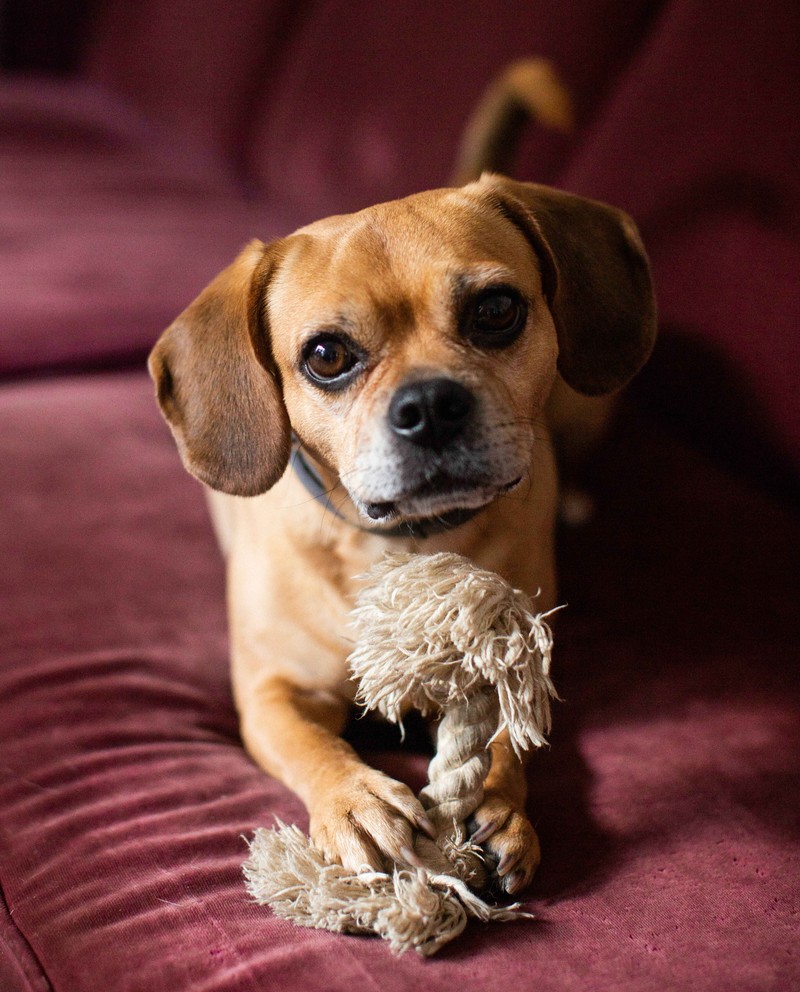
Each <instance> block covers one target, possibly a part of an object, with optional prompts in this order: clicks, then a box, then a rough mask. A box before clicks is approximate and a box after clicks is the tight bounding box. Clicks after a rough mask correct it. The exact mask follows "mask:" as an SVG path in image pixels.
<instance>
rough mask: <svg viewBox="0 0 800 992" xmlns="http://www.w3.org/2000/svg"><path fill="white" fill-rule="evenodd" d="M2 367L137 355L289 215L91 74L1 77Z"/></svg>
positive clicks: (284, 225)
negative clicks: (65, 79)
mask: <svg viewBox="0 0 800 992" xmlns="http://www.w3.org/2000/svg"><path fill="white" fill-rule="evenodd" d="M0 134H1V135H2V141H1V142H0V227H2V230H3V238H2V241H1V242H0V268H2V271H3V279H2V281H0V310H2V314H3V320H2V326H1V327H0V375H2V374H8V373H12V372H21V371H30V370H32V369H45V368H54V367H61V368H63V367H65V366H67V367H68V366H87V365H102V364H106V365H108V364H112V363H119V362H125V361H131V360H141V359H142V358H143V356H144V355H145V354H146V352H147V350H148V349H149V347H150V346H151V345H152V343H153V341H154V340H155V338H156V336H157V335H158V334H159V333H160V331H161V330H162V329H163V328H164V327H165V326H166V325H167V323H169V321H171V320H172V319H173V317H175V316H176V315H177V314H178V313H179V312H180V311H181V310H182V309H183V308H184V307H185V306H186V305H188V303H189V302H191V300H192V299H193V298H194V296H195V295H196V294H197V293H198V292H199V291H200V289H202V287H203V286H204V285H205V284H206V283H207V282H208V281H209V280H210V279H211V278H212V277H213V276H214V275H215V274H216V273H217V272H218V271H219V270H220V269H221V268H223V266H225V265H226V264H227V263H228V262H229V261H230V260H231V259H232V258H233V256H234V255H235V254H236V252H237V251H238V250H239V248H240V247H241V246H242V245H243V244H244V243H245V242H246V241H247V240H249V239H250V238H252V237H256V236H261V237H263V238H265V239H269V238H270V237H272V236H274V235H276V234H284V233H286V231H287V230H289V229H291V227H293V226H294V225H293V224H291V223H289V222H288V221H282V220H279V219H278V218H277V216H276V214H277V213H278V212H277V211H274V210H270V211H267V210H265V209H264V207H263V205H259V204H257V203H254V202H250V201H248V199H247V198H246V197H245V196H244V195H243V194H242V191H241V189H239V188H237V187H236V186H235V185H234V183H233V182H232V181H231V180H230V177H229V175H228V174H227V172H226V171H225V170H224V168H223V167H222V166H221V165H220V163H219V161H218V160H216V159H215V158H214V157H213V156H211V155H209V154H208V153H207V152H204V153H201V152H200V151H198V149H197V148H196V146H191V145H188V144H183V145H180V144H179V145H177V146H173V145H172V144H171V142H170V141H169V140H167V138H168V136H165V135H164V134H163V132H161V131H159V130H157V129H154V128H153V127H152V125H151V124H150V123H149V122H146V121H145V120H144V119H143V118H142V117H141V116H140V115H139V114H137V113H135V112H134V111H133V110H132V109H131V108H130V106H129V105H128V104H126V103H125V102H123V101H121V100H120V99H119V98H115V97H113V96H111V95H110V94H108V93H107V92H104V91H103V90H101V89H99V88H97V87H96V86H91V85H89V84H80V83H74V82H69V83H59V82H52V81H47V80H29V81H6V82H5V83H4V84H3V86H2V87H0Z"/></svg>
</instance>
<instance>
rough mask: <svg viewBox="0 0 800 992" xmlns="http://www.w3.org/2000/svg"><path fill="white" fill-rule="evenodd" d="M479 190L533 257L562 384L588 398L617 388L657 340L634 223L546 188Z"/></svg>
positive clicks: (515, 185)
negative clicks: (552, 326) (492, 200)
mask: <svg viewBox="0 0 800 992" xmlns="http://www.w3.org/2000/svg"><path fill="white" fill-rule="evenodd" d="M480 185H481V186H483V187H484V189H486V188H488V189H490V190H491V194H492V196H493V197H496V198H497V200H498V201H499V203H497V205H498V206H499V208H500V209H501V211H502V212H503V213H504V214H505V215H506V217H508V219H509V220H511V221H512V222H513V223H514V224H515V225H516V226H517V227H518V228H519V229H520V230H521V231H522V233H523V234H524V235H525V236H526V238H527V239H528V241H529V242H530V243H531V245H532V247H533V249H534V251H535V252H536V254H537V255H538V257H539V261H540V264H541V268H542V281H543V288H544V293H545V296H546V298H547V302H548V305H549V307H550V311H551V313H552V315H553V320H554V322H555V325H556V331H557V333H558V348H559V356H558V370H559V372H560V373H561V375H562V376H563V378H564V379H565V380H566V381H567V383H568V384H569V385H570V386H572V388H573V389H576V390H577V391H578V392H579V393H584V394H585V395H587V396H598V395H600V394H602V393H610V392H613V391H614V390H615V389H619V388H620V387H621V386H624V385H625V383H626V382H628V380H629V379H632V378H633V376H634V375H635V374H636V373H637V372H638V371H639V369H640V368H641V367H642V365H644V363H645V361H646V360H647V358H648V356H649V355H650V352H651V351H652V348H653V344H654V342H655V336H656V303H655V296H654V293H653V283H652V279H651V277H650V266H649V264H648V261H647V256H646V255H645V251H644V246H643V245H642V242H641V239H640V237H639V233H638V231H637V230H636V225H635V224H634V222H633V221H632V220H631V218H630V217H628V215H627V214H625V213H623V212H622V211H621V210H615V209H614V208H613V207H609V206H606V205H605V204H603V203H597V202H595V201H594V200H585V199H583V198H582V197H579V196H572V195H570V194H568V193H562V192H560V191H558V190H554V189H551V188H549V187H547V186H538V185H536V184H534V183H519V182H514V181H512V180H510V179H506V178H505V177H503V176H491V175H488V176H485V177H484V178H483V179H482V180H481V183H480Z"/></svg>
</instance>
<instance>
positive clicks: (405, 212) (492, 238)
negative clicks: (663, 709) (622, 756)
mask: <svg viewBox="0 0 800 992" xmlns="http://www.w3.org/2000/svg"><path fill="white" fill-rule="evenodd" d="M495 284H502V285H506V286H513V287H515V288H516V289H518V290H519V292H520V294H521V295H522V296H523V297H524V299H525V301H526V303H527V318H526V324H525V328H524V331H523V333H522V334H521V336H520V337H519V338H518V340H516V341H515V342H514V343H513V344H511V345H510V346H509V347H505V348H500V349H487V348H485V347H480V346H478V345H476V344H475V343H474V342H472V341H470V340H469V339H467V338H465V336H464V334H463V333H462V332H461V331H460V330H459V320H460V308H463V305H464V304H463V303H460V302H459V299H460V297H459V295H458V292H456V290H455V289H454V287H457V286H462V287H463V286H464V285H467V286H470V287H477V288H479V287H482V286H492V285H495ZM343 326H344V327H346V329H347V334H348V335H349V337H350V338H351V339H353V340H355V341H356V342H357V344H358V345H359V347H360V348H361V349H362V351H363V353H364V354H365V355H366V356H367V357H366V359H365V360H364V362H363V368H362V369H361V371H360V372H359V374H358V375H357V376H356V377H355V378H354V380H353V381H352V383H351V384H350V385H349V386H348V387H347V388H346V389H343V390H341V391H338V392H333V393H332V392H328V391H325V390H322V389H320V388H319V386H318V385H317V384H315V383H314V382H312V381H310V380H309V378H308V376H307V374H305V372H304V366H303V358H302V355H303V346H304V343H306V342H307V341H308V340H309V339H310V337H313V335H314V334H316V333H318V332H319V329H321V328H322V329H330V328H333V329H337V328H341V327H343ZM654 326H655V319H654V304H653V297H652V287H651V284H650V279H649V272H648V267H647V262H646V259H645V256H644V252H643V249H642V247H641V244H640V242H639V239H638V236H637V234H636V231H635V228H634V226H633V224H632V222H631V221H630V220H629V219H628V218H627V217H626V216H625V215H623V214H621V213H619V212H618V211H614V210H612V209H611V208H608V207H605V206H601V205H599V204H595V203H591V202H589V201H586V200H581V199H579V198H576V197H571V196H567V195H566V194H561V193H557V192H555V191H553V190H549V189H547V188H545V187H540V186H534V185H529V184H522V183H515V182H512V181H511V180H507V179H504V178H502V177H498V176H493V175H487V176H484V177H483V178H482V179H481V180H479V181H478V182H475V183H471V184H468V185H466V186H464V187H461V188H455V189H444V190H434V191H430V192H426V193H421V194H418V195H416V196H412V197H408V198H406V199H403V200H398V201H394V202H391V203H386V204H381V205H378V206H376V207H372V208H370V209H367V210H364V211H362V212H360V213H357V214H353V215H349V216H341V217H332V218H329V219H326V220H323V221H319V222H318V223H316V224H312V225H310V226H309V227H306V228H303V229H302V230H300V231H298V232H296V233H295V234H293V235H291V236H289V237H287V238H285V239H282V240H281V241H278V242H276V243H273V244H272V245H263V244H261V243H260V242H253V243H252V244H251V245H250V246H248V248H246V249H245V251H244V252H243V253H242V254H241V255H240V257H239V258H238V259H237V260H236V261H235V262H234V263H233V264H232V265H231V266H230V267H229V268H228V269H226V270H225V272H223V273H222V274H221V275H220V276H219V277H218V278H217V279H216V280H215V281H214V282H213V283H212V284H211V285H210V286H209V287H208V288H207V289H206V290H205V291H204V292H203V294H201V296H200V297H199V298H198V300H197V301H195V303H194V304H192V305H191V306H190V307H189V308H188V310H186V311H185V312H184V313H183V314H182V315H181V316H180V317H179V318H178V319H177V320H176V322H175V323H174V324H173V325H172V326H171V327H170V328H169V329H168V330H167V331H166V332H165V333H164V335H163V336H162V338H161V340H160V341H159V343H158V345H157V346H156V348H155V349H154V351H153V354H152V356H151V360H150V368H151V372H152V374H153V377H154V379H155V380H156V383H157V386H158V397H159V401H160V403H161V406H162V409H163V410H164V413H165V416H166V417H167V420H168V421H169V423H170V426H171V427H172V429H173V433H174V434H175V437H176V440H177V442H178V446H179V448H180V451H181V454H182V456H183V459H184V462H185V464H186V466H187V468H188V469H189V471H191V472H193V473H194V474H195V475H196V476H197V477H198V478H200V479H201V480H202V481H204V482H205V483H207V484H208V485H209V486H210V487H212V490H213V491H212V493H211V502H212V510H213V516H214V521H215V525H216V527H217V531H218V534H219V535H220V539H221V542H222V544H223V547H224V548H225V549H226V554H227V562H228V606H229V615H230V630H231V648H232V671H233V686H234V693H235V699H236V704H237V707H238V710H239V713H240V716H241V730H242V737H243V740H244V742H245V745H246V747H247V749H248V750H249V752H250V754H251V755H252V757H253V758H254V759H255V761H256V762H258V764H259V765H260V766H261V767H262V768H264V769H265V770H266V771H268V772H269V773H271V774H273V775H275V776H277V777H278V778H279V779H280V780H281V781H283V782H285V783H286V784H287V785H288V786H290V787H291V788H292V789H294V790H295V792H297V794H298V795H299V796H300V797H301V798H302V800H303V801H304V802H305V804H306V806H307V808H308V810H309V814H310V832H311V836H312V838H313V840H314V841H315V842H316V843H317V844H318V845H319V846H320V847H321V848H322V849H323V850H324V851H325V853H326V854H327V855H328V856H329V857H331V858H334V859H337V860H339V861H341V862H342V863H343V864H344V865H345V866H346V867H348V868H351V869H354V870H355V869H358V868H359V867H360V866H362V865H365V864H366V865H371V866H373V867H375V868H378V867H380V866H382V865H383V864H384V860H385V859H386V858H387V857H390V858H393V859H397V860H401V861H403V860H405V861H411V862H413V860H414V858H413V854H412V846H413V844H412V839H413V831H414V830H416V829H426V828H427V827H428V824H427V822H426V819H425V815H424V811H423V810H422V808H421V806H420V805H419V803H418V801H417V800H416V798H415V797H414V796H413V794H412V793H411V791H410V790H409V789H408V788H407V787H406V786H405V785H402V784H400V783H398V782H395V781H393V780H392V779H390V778H388V777H387V776H385V775H383V774H382V773H380V772H378V771H376V770H374V769H371V768H369V767H367V766H366V765H365V764H364V763H363V762H362V761H361V759H360V758H359V757H358V755H357V754H356V753H355V752H354V751H353V749H352V748H351V747H350V746H349V745H348V744H347V743H345V742H344V741H343V740H342V738H341V736H340V734H341V732H342V729H343V726H344V723H345V720H346V717H347V713H348V707H349V704H350V702H351V700H352V694H353V687H352V685H351V684H350V682H349V681H348V673H347V670H346V667H345V659H346V657H347V654H348V651H349V643H348V638H347V629H346V620H347V615H348V612H349V610H350V608H351V606H352V603H353V597H354V595H355V592H356V591H357V584H358V579H357V576H359V575H361V574H362V573H363V572H364V571H365V570H366V569H367V568H368V567H369V566H370V565H371V564H372V563H373V562H375V561H376V560H377V559H379V558H380V557H381V556H382V555H383V553H384V552H385V551H386V550H387V549H388V548H393V549H398V550H399V549H407V550H418V551H421V552H433V551H439V550H449V551H456V552H459V553H461V554H464V555H467V556H469V557H470V558H472V560H474V561H475V562H476V563H477V564H478V565H480V566H482V567H486V568H490V569H493V570H496V571H497V572H499V573H501V574H502V575H503V576H505V577H506V578H507V579H508V580H509V581H510V582H512V583H513V584H514V585H516V586H518V587H520V588H522V589H525V590H527V591H528V592H529V593H531V594H535V593H536V592H537V591H538V590H541V594H540V596H539V599H538V604H539V606H540V607H541V608H542V609H547V608H549V607H551V606H553V605H555V595H556V576H555V565H554V549H553V526H554V514H555V507H556V495H557V493H556V490H557V484H556V471H555V466H554V459H553V453H552V445H551V441H550V435H549V428H548V424H547V420H546V415H545V409H546V404H547V400H548V396H549V394H550V392H551V389H552V386H553V383H554V381H555V380H556V377H557V376H558V374H559V373H560V375H561V376H563V378H564V379H565V380H566V382H567V383H569V384H570V386H571V387H574V388H575V389H577V390H579V391H581V392H583V393H591V394H599V393H605V392H609V391H611V390H614V389H617V388H618V387H620V386H621V385H622V384H623V383H624V382H625V381H627V379H629V378H630V377H631V376H632V375H633V374H634V373H635V372H636V371H637V369H638V368H639V366H640V365H641V364H642V362H643V361H644V360H645V358H646V357H647V354H648V353H649V351H650V348H651V345H652V341H653V335H654ZM442 376H444V377H447V378H448V379H452V380H454V381H456V382H458V383H460V384H461V385H463V386H464V387H466V388H467V389H468V390H469V391H470V392H471V393H472V394H473V395H474V396H475V397H476V400H477V406H476V412H475V414H474V418H473V419H474V424H473V425H472V426H471V428H470V430H471V433H470V445H471V447H470V450H468V451H466V452H463V451H462V452H461V454H460V455H459V457H461V458H462V461H463V460H464V459H466V461H467V463H468V464H470V465H473V464H474V465H477V466H479V467H480V469H481V471H480V472H478V471H477V469H476V473H477V475H480V477H481V478H480V481H479V482H476V481H475V480H474V479H472V478H471V477H470V478H469V479H465V481H464V483H463V486H462V487H461V489H460V490H459V491H454V490H452V487H451V489H449V490H447V491H446V492H442V493H438V492H433V493H431V492H428V491H426V492H425V494H424V495H420V494H415V493H414V492H410V493H405V492H403V491H402V490H403V483H402V479H403V478H404V471H405V468H404V461H403V459H404V457H405V448H404V447H403V442H402V441H398V440H397V439H396V438H395V437H394V436H393V435H392V433H391V431H389V430H388V429H387V426H386V425H387V410H388V408H389V404H390V403H391V400H392V397H393V396H394V395H395V393H396V391H397V390H398V389H399V388H402V386H403V385H404V384H405V383H408V382H414V381H419V380H425V379H430V378H431V377H442ZM290 430H291V431H293V432H294V434H295V435H296V437H298V438H299V439H300V442H301V443H302V447H303V451H304V454H305V457H306V459H307V460H308V461H309V462H310V463H311V464H312V465H313V467H314V468H315V470H316V471H317V472H318V473H319V475H320V478H321V479H322V480H323V482H324V484H325V486H326V487H328V489H329V492H330V497H331V500H332V502H333V503H334V505H335V506H336V507H337V509H338V512H339V514H340V516H337V515H336V514H334V513H332V512H330V511H329V510H328V509H326V508H325V507H324V506H323V505H322V504H321V503H320V502H319V501H315V500H313V499H311V498H310V497H309V495H308V493H307V492H306V490H305V489H304V488H303V486H302V484H301V483H300V481H299V480H298V477H297V474H296V473H295V472H294V471H293V469H292V467H291V466H290V465H288V461H289V450H290ZM465 445H466V442H465V443H464V445H462V447H464V446H465ZM431 457H434V456H431ZM435 457H436V458H437V459H439V460H440V461H441V463H442V464H443V465H444V466H445V467H447V464H448V458H449V457H450V456H449V455H448V452H447V449H445V450H444V451H443V452H441V453H439V454H437V455H436V456H435ZM459 464H460V463H459ZM518 478H521V479H522V481H521V482H519V483H518V484H516V486H515V488H513V490H512V491H508V490H507V488H506V487H507V486H509V485H510V484H511V483H514V482H515V481H516V480H517V479H518ZM456 489H458V487H456ZM451 490H452V491H451ZM242 495H246V496H248V497H250V498H247V499H243V498H241V496H242ZM393 498H396V499H395V505H396V507H397V508H398V509H397V511H396V513H395V520H396V519H397V518H404V519H413V518H415V517H428V516H434V515H436V514H441V513H445V512H448V511H449V510H450V509H452V508H453V507H458V506H470V507H474V506H475V505H477V504H481V505H483V509H481V510H480V511H479V512H478V513H477V515H476V516H474V517H473V518H472V519H471V520H469V521H468V522H466V523H464V524H462V525H461V526H458V527H455V528H454V529H451V530H449V531H446V532H444V533H441V534H438V535H436V536H430V537H427V538H424V539H422V538H410V537H403V538H399V537H386V536H382V535H381V533H380V530H381V528H382V527H386V526H388V525H389V522H388V521H384V522H379V523H377V524H376V523H374V521H372V520H370V519H369V518H368V517H366V516H365V514H364V507H365V505H367V504H368V503H370V502H375V501H378V502H380V501H389V502H391V501H392V499H393ZM484 504H485V505H484ZM392 522H395V521H394V520H393V521H392ZM525 793H526V786H525V775H524V772H523V769H522V768H521V766H520V765H519V763H518V762H517V761H516V760H515V759H514V757H513V755H512V754H511V753H510V750H509V748H507V747H506V745H505V744H504V742H503V741H502V740H501V741H498V742H497V743H496V744H495V745H493V752H492V770H491V774H490V777H489V779H488V781H487V785H486V795H485V799H484V802H483V804H482V806H481V807H480V808H479V810H478V811H477V814H476V823H477V832H476V833H477V837H478V839H479V840H480V841H482V842H483V843H484V844H485V845H486V847H487V848H488V849H489V850H490V852H491V854H492V855H493V856H494V857H495V858H497V860H498V862H499V864H498V873H499V874H500V876H501V877H502V878H503V884H504V886H505V888H506V890H507V891H509V892H517V891H519V890H521V889H522V888H523V887H524V886H525V885H526V884H527V883H528V882H529V880H530V878H531V876H532V874H533V871H534V870H535V868H536V865H537V863H538V860H539V846H538V841H537V839H536V835H535V833H534V831H533V828H532V827H531V825H530V823H529V821H528V818H527V816H526V814H525Z"/></svg>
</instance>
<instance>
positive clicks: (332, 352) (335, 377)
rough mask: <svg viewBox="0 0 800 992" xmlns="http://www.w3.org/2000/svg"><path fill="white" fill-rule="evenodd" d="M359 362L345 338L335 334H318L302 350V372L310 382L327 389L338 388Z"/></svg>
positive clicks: (357, 356) (359, 357)
mask: <svg viewBox="0 0 800 992" xmlns="http://www.w3.org/2000/svg"><path fill="white" fill-rule="evenodd" d="M360 362H361V355H360V354H359V353H358V351H357V350H356V349H355V348H354V347H353V345H351V344H350V342H349V341H347V340H346V339H345V338H343V337H340V336H339V335H337V334H320V335H318V336H317V337H314V338H312V339H311V340H310V341H308V342H307V343H306V345H305V347H304V348H303V371H304V372H305V373H306V375H307V376H308V378H309V379H311V381H312V382H314V383H316V384H317V385H320V386H325V387H327V388H339V387H341V386H344V385H345V384H346V380H348V379H349V375H348V373H350V372H352V371H353V370H354V369H355V368H356V366H358V365H359V364H360Z"/></svg>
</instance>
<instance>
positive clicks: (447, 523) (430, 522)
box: [292, 443, 481, 540]
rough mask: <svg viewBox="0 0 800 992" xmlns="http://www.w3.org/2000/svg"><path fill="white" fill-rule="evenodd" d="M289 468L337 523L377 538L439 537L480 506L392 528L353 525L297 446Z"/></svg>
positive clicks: (459, 523)
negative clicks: (337, 520)
mask: <svg viewBox="0 0 800 992" xmlns="http://www.w3.org/2000/svg"><path fill="white" fill-rule="evenodd" d="M292 468H293V469H294V473H295V475H296V476H297V478H298V479H299V480H300V482H301V483H302V484H303V488H304V489H305V490H306V492H307V493H308V494H309V495H310V496H311V497H313V499H315V500H316V501H317V503H320V504H321V505H322V506H323V507H324V508H325V509H326V510H327V511H328V513H332V514H333V515H334V517H338V519H339V520H344V522H345V523H347V524H350V526H351V527H356V528H357V529H358V530H363V531H365V532H366V533H367V534H375V535H376V536H380V537H413V538H416V539H417V540H422V539H424V538H426V537H430V536H431V535H432V534H441V533H443V532H444V531H448V530H453V528H455V527H460V526H461V525H462V524H465V523H466V522H467V521H468V520H471V519H472V518H473V517H474V516H475V514H476V513H477V512H478V510H480V509H481V507H477V508H476V509H473V510H468V509H459V510H451V511H450V513H443V514H442V515H441V516H438V517H430V518H428V519H424V520H405V521H403V522H402V523H399V524H397V525H396V526H394V527H386V528H383V527H365V526H364V525H363V524H358V523H353V522H352V521H351V520H348V519H347V517H346V516H345V515H344V514H343V513H342V512H341V511H340V510H339V509H338V507H336V506H335V505H334V504H333V501H332V500H331V498H330V493H329V491H328V490H327V489H326V488H325V484H324V483H323V481H322V479H320V477H319V475H317V473H316V472H315V471H314V469H313V468H312V467H311V466H310V465H309V463H308V462H307V461H306V459H305V457H304V456H303V453H302V451H301V449H300V445H299V443H295V445H294V447H293V449H292Z"/></svg>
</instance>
